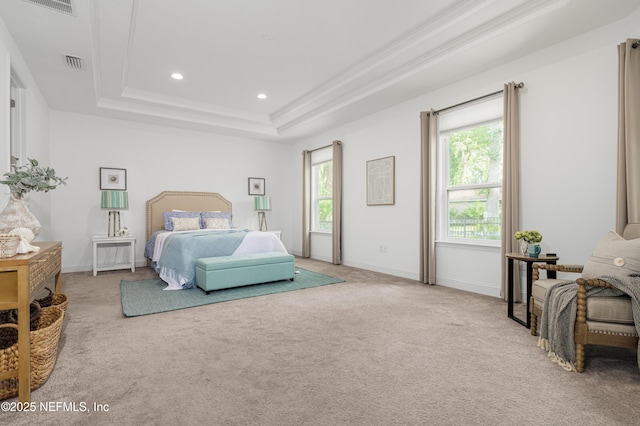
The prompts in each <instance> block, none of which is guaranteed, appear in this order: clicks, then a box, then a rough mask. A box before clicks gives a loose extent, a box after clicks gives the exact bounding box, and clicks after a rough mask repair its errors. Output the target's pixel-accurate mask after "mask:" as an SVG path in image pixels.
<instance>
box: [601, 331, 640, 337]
mask: <svg viewBox="0 0 640 426" xmlns="http://www.w3.org/2000/svg"><path fill="white" fill-rule="evenodd" d="M589 333H593V334H609V335H611V336H625V337H638V335H637V334H635V333H612V332H610V331H602V330H591V329H589Z"/></svg>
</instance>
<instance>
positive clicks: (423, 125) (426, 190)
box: [420, 109, 438, 284]
mask: <svg viewBox="0 0 640 426" xmlns="http://www.w3.org/2000/svg"><path fill="white" fill-rule="evenodd" d="M437 143H438V114H437V113H436V112H435V111H434V110H433V109H432V110H431V111H423V112H421V113H420V281H421V282H423V283H425V284H435V283H436V243H435V241H436V173H437V170H436V159H437V158H436V152H437V151H436V148H437Z"/></svg>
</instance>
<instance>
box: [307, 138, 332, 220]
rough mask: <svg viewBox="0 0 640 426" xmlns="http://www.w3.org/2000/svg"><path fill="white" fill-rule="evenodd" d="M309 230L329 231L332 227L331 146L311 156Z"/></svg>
mask: <svg viewBox="0 0 640 426" xmlns="http://www.w3.org/2000/svg"><path fill="white" fill-rule="evenodd" d="M311 203H312V209H311V224H312V226H311V230H312V231H313V232H326V233H330V232H331V231H332V227H333V157H332V150H331V148H328V149H321V150H318V151H314V152H313V154H312V157H311Z"/></svg>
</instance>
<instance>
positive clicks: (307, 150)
mask: <svg viewBox="0 0 640 426" xmlns="http://www.w3.org/2000/svg"><path fill="white" fill-rule="evenodd" d="M333 142H338V145H340V144H341V143H342V142H341V141H333ZM333 142H332V143H330V144H329V145H325V146H321V147H319V148H316V149H305V150H304V151H303V152H313V151H318V150H320V149H325V148H330V147H332V146H333Z"/></svg>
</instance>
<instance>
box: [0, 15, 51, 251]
mask: <svg viewBox="0 0 640 426" xmlns="http://www.w3.org/2000/svg"><path fill="white" fill-rule="evenodd" d="M12 73H13V75H14V76H16V77H17V78H18V79H19V81H20V83H21V87H22V90H21V92H22V97H21V100H22V101H23V105H22V106H21V107H22V108H23V111H24V115H25V117H24V123H23V125H22V131H23V132H24V141H23V145H24V146H23V147H22V149H21V151H22V152H24V154H25V157H26V158H21V159H20V164H25V163H26V162H27V158H35V159H37V160H38V161H40V162H41V163H42V165H44V166H48V165H50V164H49V162H50V144H49V121H50V120H49V106H48V105H47V103H46V101H45V100H44V98H43V96H42V94H41V93H40V90H39V89H38V86H37V85H36V83H35V81H34V80H33V77H32V76H31V73H30V72H29V69H28V68H27V66H26V64H25V62H24V59H23V58H22V55H21V54H20V51H19V50H18V48H17V46H16V45H15V42H14V41H13V39H12V38H11V36H10V35H9V33H8V31H7V29H6V27H5V25H4V22H2V20H1V19H0V98H1V99H5V100H8V99H9V93H10V85H11V75H12ZM10 115H11V113H10V108H9V102H0V129H1V130H0V132H1V133H0V175H2V174H4V173H5V172H7V171H9V166H10V160H9V157H10V154H9V153H10ZM8 198H9V189H8V187H7V186H4V185H2V188H0V208H4V206H5V205H6V202H7V200H8ZM50 203H51V193H36V192H31V193H30V194H29V208H30V210H31V212H32V213H33V214H34V215H35V216H36V217H37V218H38V220H39V221H40V223H41V224H42V230H41V231H40V235H39V236H38V240H40V241H46V240H50V239H51V233H50V230H51V214H50V212H51V207H50Z"/></svg>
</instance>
